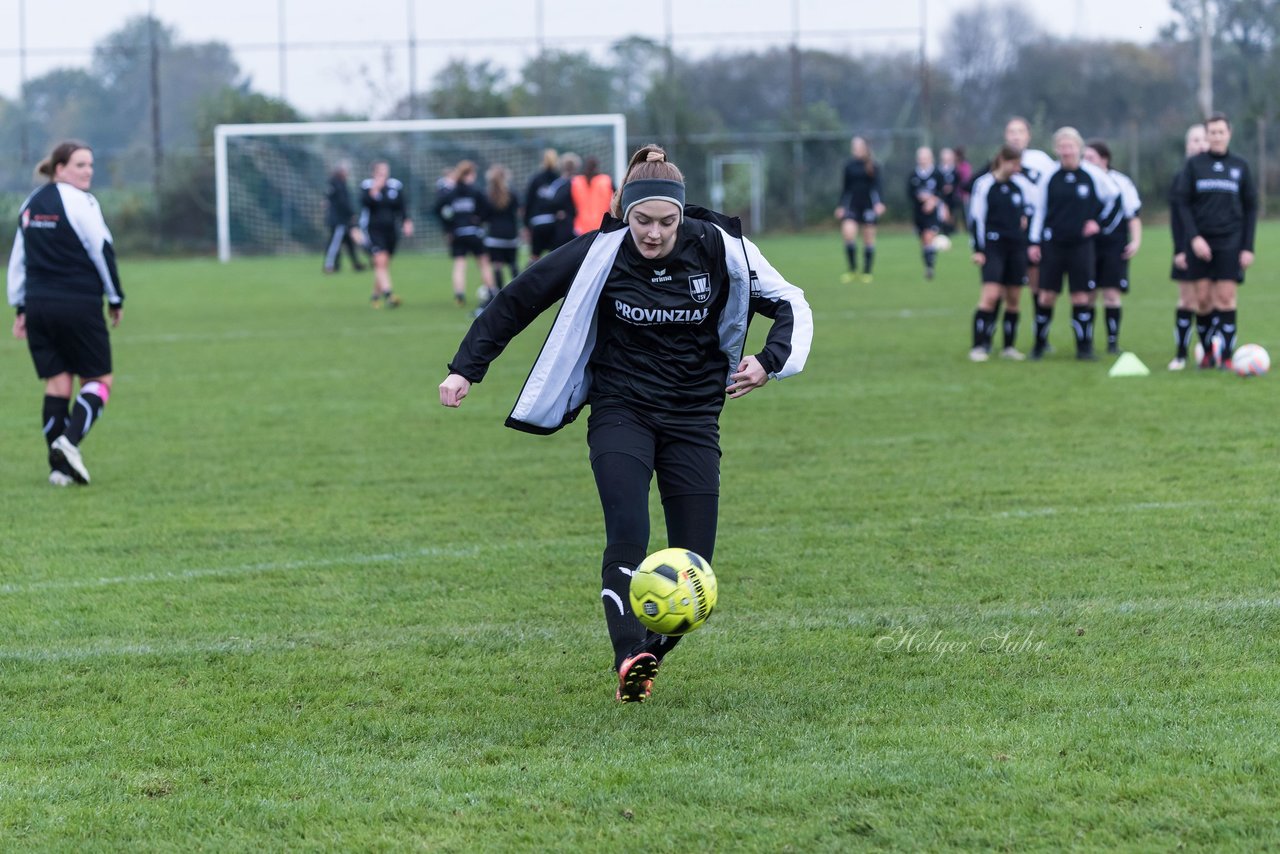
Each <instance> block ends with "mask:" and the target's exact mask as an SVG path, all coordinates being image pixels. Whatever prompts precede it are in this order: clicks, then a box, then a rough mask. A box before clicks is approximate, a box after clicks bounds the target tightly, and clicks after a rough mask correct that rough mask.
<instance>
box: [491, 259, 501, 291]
mask: <svg viewBox="0 0 1280 854" xmlns="http://www.w3.org/2000/svg"><path fill="white" fill-rule="evenodd" d="M493 287H494V288H495V289H497V290H502V265H501V264H494V265H493Z"/></svg>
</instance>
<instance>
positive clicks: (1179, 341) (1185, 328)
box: [1173, 308, 1195, 359]
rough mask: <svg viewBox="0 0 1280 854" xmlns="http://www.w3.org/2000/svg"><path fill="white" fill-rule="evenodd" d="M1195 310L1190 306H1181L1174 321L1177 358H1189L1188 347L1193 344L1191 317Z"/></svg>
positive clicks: (1193, 315)
mask: <svg viewBox="0 0 1280 854" xmlns="http://www.w3.org/2000/svg"><path fill="white" fill-rule="evenodd" d="M1193 317H1195V312H1193V311H1192V310H1191V309H1189V308H1180V309H1178V313H1177V315H1176V319H1175V320H1174V322H1173V341H1174V343H1175V344H1176V345H1177V347H1178V352H1177V354H1176V355H1177V358H1179V359H1186V358H1187V347H1189V346H1190V345H1191V318H1193Z"/></svg>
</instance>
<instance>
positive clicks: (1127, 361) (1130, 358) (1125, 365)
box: [1107, 353, 1151, 377]
mask: <svg viewBox="0 0 1280 854" xmlns="http://www.w3.org/2000/svg"><path fill="white" fill-rule="evenodd" d="M1150 375H1151V369H1150V368H1148V367H1147V366H1146V365H1144V364H1142V360H1141V359H1139V358H1138V357H1137V356H1135V355H1134V354H1133V353H1121V354H1120V358H1119V359H1116V363H1115V364H1114V365H1112V366H1111V370H1110V371H1108V372H1107V376H1109V377H1146V376H1150Z"/></svg>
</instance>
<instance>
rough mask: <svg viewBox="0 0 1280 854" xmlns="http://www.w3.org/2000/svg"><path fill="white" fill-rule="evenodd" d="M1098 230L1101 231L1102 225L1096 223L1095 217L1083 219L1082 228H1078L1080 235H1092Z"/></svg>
mask: <svg viewBox="0 0 1280 854" xmlns="http://www.w3.org/2000/svg"><path fill="white" fill-rule="evenodd" d="M1099 231H1102V227H1101V226H1099V225H1098V221H1097V220H1096V219H1087V220H1085V221H1084V228H1082V229H1080V236H1081V237H1093V236H1094V235H1095V234H1097V233H1098V232H1099Z"/></svg>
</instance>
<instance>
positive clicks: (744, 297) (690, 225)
mask: <svg viewBox="0 0 1280 854" xmlns="http://www.w3.org/2000/svg"><path fill="white" fill-rule="evenodd" d="M611 213H612V216H610V217H606V219H605V221H604V222H603V223H602V227H601V228H600V229H599V230H597V231H590V232H587V233H586V234H583V235H581V236H579V237H577V238H575V239H574V240H573V241H571V242H570V243H568V244H566V245H565V246H563V247H561V248H560V249H558V250H556V251H555V252H552V253H551V254H549V255H547V256H545V257H543V259H542V260H540V261H539V262H538V263H537V264H533V265H531V266H530V267H529V268H528V269H526V270H525V271H524V272H523V273H521V274H520V275H519V276H517V277H516V278H515V280H514V281H512V283H511V284H510V285H508V286H507V287H506V288H505V289H503V290H502V291H501V292H499V294H498V295H497V296H496V297H495V298H494V300H493V302H492V303H490V305H489V308H488V309H487V310H486V311H485V312H484V314H482V315H480V317H479V318H478V319H477V320H476V321H475V322H474V323H473V324H472V326H471V329H470V331H468V333H467V335H466V337H465V338H464V339H463V341H462V346H461V347H460V348H459V350H458V353H457V355H456V356H454V358H453V361H452V362H450V364H449V375H448V376H447V377H446V378H445V380H444V382H442V383H441V384H440V402H441V403H442V404H443V405H445V406H449V407H456V406H458V404H459V403H461V402H462V399H463V398H464V397H466V396H467V394H468V392H469V391H470V390H471V386H472V384H473V383H477V382H480V381H481V380H482V379H484V375H485V372H486V371H487V370H488V367H489V364H490V362H492V361H493V360H494V359H495V358H497V356H498V355H499V354H500V353H501V352H502V351H503V349H504V348H505V347H506V345H507V344H508V343H509V342H510V341H511V339H512V338H513V337H514V336H515V335H516V334H517V333H519V332H520V331H521V330H522V329H524V328H525V327H526V326H528V325H529V324H530V323H532V322H533V320H534V319H535V318H536V317H537V316H538V315H539V314H541V313H542V312H543V311H546V310H547V309H548V308H550V307H551V306H553V305H555V304H556V303H557V302H559V301H560V300H561V299H563V300H564V302H563V304H562V305H561V307H560V309H559V312H558V314H557V316H556V320H555V323H554V324H553V326H552V328H551V331H550V333H549V334H548V336H547V339H546V343H545V344H544V345H543V348H542V352H541V353H540V354H539V356H538V359H537V361H536V363H535V364H534V366H533V369H532V371H531V372H530V374H529V378H528V379H527V380H526V382H525V384H524V388H523V389H522V391H521V392H520V397H519V398H518V399H517V401H516V404H515V407H514V409H513V410H512V411H511V414H510V415H509V416H508V418H507V422H506V423H507V426H509V427H513V428H515V429H518V430H525V431H527V432H531V433H542V434H546V433H552V432H555V431H556V430H559V429H560V428H561V427H563V426H564V425H565V424H567V423H569V422H570V421H572V420H573V419H574V417H576V415H577V414H578V412H579V411H580V410H581V409H582V408H583V407H584V406H586V405H590V407H591V415H590V417H589V418H588V421H587V446H588V448H589V449H590V457H591V468H592V471H593V472H594V473H595V480H596V488H597V489H598V491H599V493H600V503H601V505H602V507H603V509H604V521H605V549H604V560H603V564H602V568H601V576H602V582H603V589H602V591H601V594H600V595H601V599H602V600H603V604H604V612H605V623H606V626H607V628H608V632H609V639H610V641H611V642H612V645H613V664H614V667H615V669H616V670H617V672H618V687H617V691H616V693H615V697H616V699H618V700H620V701H622V702H641V701H643V700H645V699H647V698H648V697H649V695H650V690H651V687H652V682H653V678H654V676H655V674H656V673H657V670H658V665H659V664H660V662H661V661H662V659H663V656H665V655H666V654H667V653H668V652H670V651H671V649H672V648H673V647H674V646H675V644H676V642H677V641H678V640H679V638H675V637H667V636H664V635H658V634H654V633H653V632H646V630H645V629H644V627H643V626H642V625H641V624H640V621H639V620H638V619H637V618H636V616H635V614H633V613H632V611H631V608H630V607H629V605H628V604H627V601H628V593H629V590H630V584H631V574H632V572H633V571H634V569H635V568H636V566H638V565H639V564H640V562H641V561H643V560H644V557H645V555H646V554H647V552H648V543H649V499H648V496H649V482H650V480H651V479H652V477H653V475H654V472H655V471H656V472H657V476H658V490H659V492H660V493H661V496H662V506H663V511H664V515H665V516H666V525H667V544H668V546H672V547H678V548H684V549H688V550H690V551H693V552H696V553H697V554H699V555H701V556H702V557H704V558H706V559H707V560H708V561H710V560H711V559H712V553H713V552H714V550H715V541H716V525H717V519H718V513H719V491H720V441H719V436H720V428H719V419H720V411H721V409H722V408H723V406H724V401H725V397H726V396H728V397H729V398H734V399H736V398H739V397H742V396H743V395H746V394H748V393H750V392H751V391H753V390H755V389H757V388H760V387H761V386H763V385H764V384H765V383H767V382H768V381H769V380H770V379H782V378H784V377H788V376H791V375H793V374H796V373H798V372H799V371H800V370H801V369H802V368H803V367H804V364H805V360H806V359H807V357H808V355H809V346H810V342H811V340H812V335H813V317H812V314H811V312H810V310H809V305H808V303H807V302H806V301H805V298H804V294H803V293H802V292H801V291H800V289H799V288H797V287H795V286H794V285H792V284H790V283H789V282H787V281H786V279H784V278H783V277H782V275H781V274H780V273H778V271H777V270H775V269H774V268H773V266H772V265H771V264H770V263H769V262H768V261H767V260H766V259H765V257H764V256H763V255H761V254H760V250H759V249H757V248H756V247H755V245H754V244H752V243H751V242H750V241H749V240H747V239H746V238H744V237H743V236H742V233H741V224H740V223H739V222H738V221H737V220H736V219H728V218H726V217H724V216H723V215H721V214H718V213H715V212H713V211H709V210H706V209H705V208H701V207H697V206H694V205H686V204H685V185H684V177H683V175H682V174H681V173H680V170H679V169H677V168H676V167H675V165H674V164H672V163H669V162H667V159H666V153H665V152H664V151H663V149H662V148H660V147H658V146H657V145H647V146H645V147H643V148H641V149H640V150H639V151H637V152H636V153H635V154H634V155H633V156H632V158H631V162H630V165H629V166H628V169H627V174H626V177H625V179H624V180H623V183H622V186H621V188H620V189H619V191H618V193H617V194H616V195H615V196H614V201H613V207H612V211H611ZM753 314H762V315H764V316H766V317H769V318H771V319H772V320H773V324H772V327H771V328H770V330H769V334H768V336H767V339H766V341H765V344H764V347H763V349H761V350H760V352H758V353H756V354H754V355H747V354H744V352H743V347H744V345H745V343H746V333H747V325H748V322H749V320H750V318H751V316H752V315H753Z"/></svg>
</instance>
